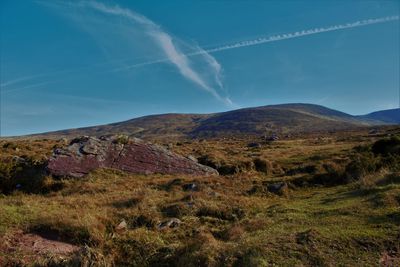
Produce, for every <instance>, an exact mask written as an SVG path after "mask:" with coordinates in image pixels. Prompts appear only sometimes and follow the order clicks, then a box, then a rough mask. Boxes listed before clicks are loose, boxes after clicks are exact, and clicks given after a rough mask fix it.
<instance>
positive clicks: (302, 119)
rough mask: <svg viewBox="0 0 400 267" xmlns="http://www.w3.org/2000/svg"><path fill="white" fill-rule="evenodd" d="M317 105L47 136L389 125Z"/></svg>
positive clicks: (151, 120) (155, 119)
mask: <svg viewBox="0 0 400 267" xmlns="http://www.w3.org/2000/svg"><path fill="white" fill-rule="evenodd" d="M387 123H388V122H386V121H378V120H376V119H374V118H372V117H371V118H369V117H368V118H366V117H357V116H352V115H349V114H346V113H343V112H340V111H337V110H333V109H329V108H326V107H323V106H319V105H313V104H282V105H270V106H262V107H254V108H244V109H238V110H232V111H227V112H221V113H214V114H162V115H151V116H145V117H140V118H135V119H131V120H128V121H123V122H118V123H113V124H108V125H101V126H93V127H86V128H78V129H68V130H63V131H57V132H50V133H45V134H42V135H45V136H76V135H93V136H101V135H107V134H127V135H133V136H135V137H139V138H154V137H177V138H179V137H191V138H196V137H201V138H205V137H223V136H230V135H241V134H255V135H260V134H264V133H280V134H291V133H308V132H328V131H335V130H343V129H351V128H356V127H364V126H370V125H378V124H387Z"/></svg>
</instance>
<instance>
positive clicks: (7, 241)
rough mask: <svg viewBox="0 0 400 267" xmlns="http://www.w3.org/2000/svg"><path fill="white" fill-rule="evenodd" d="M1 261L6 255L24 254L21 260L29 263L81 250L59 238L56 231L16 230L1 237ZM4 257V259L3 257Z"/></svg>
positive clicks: (65, 255)
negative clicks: (34, 231) (33, 231)
mask: <svg viewBox="0 0 400 267" xmlns="http://www.w3.org/2000/svg"><path fill="white" fill-rule="evenodd" d="M0 243H1V245H0V263H1V262H2V261H5V262H6V256H12V255H14V256H16V255H23V259H22V258H21V259H20V260H21V261H23V262H25V263H27V262H32V261H35V260H37V259H39V258H42V257H63V258H64V257H68V256H71V255H73V254H74V253H77V252H78V251H79V250H80V247H79V246H76V245H73V244H70V243H68V242H65V241H63V240H59V238H58V236H57V235H55V234H54V233H51V232H49V233H24V232H23V231H20V230H19V231H15V232H13V233H12V234H7V235H6V236H4V237H2V238H1V237H0ZM2 258H3V259H2Z"/></svg>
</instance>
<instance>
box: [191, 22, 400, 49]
mask: <svg viewBox="0 0 400 267" xmlns="http://www.w3.org/2000/svg"><path fill="white" fill-rule="evenodd" d="M395 20H399V16H398V15H396V16H389V17H383V18H377V19H367V20H359V21H356V22H352V23H346V24H338V25H334V26H329V27H325V28H314V29H309V30H302V31H297V32H292V33H285V34H279V35H273V36H270V37H261V38H258V39H252V40H245V41H241V42H237V43H232V44H228V45H223V46H219V47H216V48H211V49H206V50H204V52H206V53H215V52H219V51H225V50H230V49H236V48H241V47H248V46H254V45H260V44H264V43H270V42H277V41H281V40H286V39H293V38H299V37H303V36H307V35H313V34H318V33H324V32H331V31H339V30H344V29H349V28H356V27H362V26H367V25H371V24H378V23H384V22H389V21H395ZM202 53H203V52H202V51H198V52H194V53H190V54H188V55H187V56H195V55H200V54H202Z"/></svg>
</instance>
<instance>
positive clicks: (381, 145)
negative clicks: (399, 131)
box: [371, 136, 400, 156]
mask: <svg viewBox="0 0 400 267" xmlns="http://www.w3.org/2000/svg"><path fill="white" fill-rule="evenodd" d="M371 150H372V152H373V153H374V154H375V155H384V156H387V155H400V137H398V136H393V137H391V138H385V139H380V140H378V141H376V142H375V143H374V144H373V145H372V148H371Z"/></svg>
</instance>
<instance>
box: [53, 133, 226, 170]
mask: <svg viewBox="0 0 400 267" xmlns="http://www.w3.org/2000/svg"><path fill="white" fill-rule="evenodd" d="M121 140H122V141H121ZM97 168H111V169H118V170H122V171H127V172H131V173H138V174H153V173H161V174H189V175H206V176H208V175H218V172H217V171H216V170H214V169H213V168H210V167H207V166H204V165H201V164H198V163H196V162H194V161H193V160H190V159H188V158H185V157H183V156H180V155H177V154H175V153H172V152H171V151H169V150H167V149H165V148H162V147H160V146H157V145H153V144H149V143H146V142H144V141H142V140H140V139H137V138H133V139H121V138H119V137H100V138H95V137H89V136H83V137H79V138H75V139H74V140H72V141H71V142H70V144H69V145H68V146H67V147H66V148H65V149H60V148H58V149H55V150H54V153H53V156H52V157H51V158H50V160H49V163H48V166H47V169H48V171H49V173H50V174H51V175H54V176H72V177H82V176H84V175H85V174H87V173H89V172H90V171H92V170H94V169H97Z"/></svg>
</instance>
